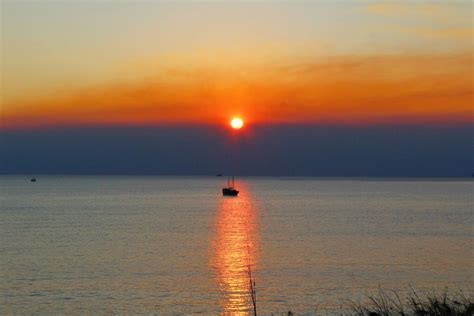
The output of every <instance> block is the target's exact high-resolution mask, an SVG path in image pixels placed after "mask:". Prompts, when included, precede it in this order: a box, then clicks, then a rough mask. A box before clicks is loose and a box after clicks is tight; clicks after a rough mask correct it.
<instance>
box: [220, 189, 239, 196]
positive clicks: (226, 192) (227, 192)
mask: <svg viewBox="0 0 474 316" xmlns="http://www.w3.org/2000/svg"><path fill="white" fill-rule="evenodd" d="M238 194H239V191H237V190H236V189H234V188H223V189H222V195H224V196H237V195H238Z"/></svg>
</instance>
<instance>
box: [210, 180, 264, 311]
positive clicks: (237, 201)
mask: <svg viewBox="0 0 474 316" xmlns="http://www.w3.org/2000/svg"><path fill="white" fill-rule="evenodd" d="M236 188H237V189H238V190H239V191H240V193H239V196H238V197H222V201H221V203H220V206H219V210H218V214H217V220H216V223H215V225H216V236H215V239H214V260H213V262H212V265H213V267H214V269H215V272H216V274H215V275H216V283H217V285H218V286H219V290H220V292H221V293H222V299H221V300H220V305H221V306H222V309H223V313H224V314H227V315H230V314H232V315H247V314H248V313H249V312H250V311H252V309H253V305H252V299H251V290H250V278H249V267H250V268H251V271H252V273H253V277H255V273H254V272H255V270H256V264H257V249H256V247H257V238H258V234H257V209H256V208H255V205H254V203H253V201H252V199H251V196H250V194H249V190H248V187H247V185H246V184H245V183H244V182H242V181H238V182H237V183H236Z"/></svg>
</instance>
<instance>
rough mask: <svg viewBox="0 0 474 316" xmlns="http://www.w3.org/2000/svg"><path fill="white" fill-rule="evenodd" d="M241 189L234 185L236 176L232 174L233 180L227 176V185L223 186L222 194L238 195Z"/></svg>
mask: <svg viewBox="0 0 474 316" xmlns="http://www.w3.org/2000/svg"><path fill="white" fill-rule="evenodd" d="M238 194H239V191H238V190H236V189H235V187H234V176H232V182H231V181H230V179H229V178H227V187H226V188H222V195H224V196H237V195H238Z"/></svg>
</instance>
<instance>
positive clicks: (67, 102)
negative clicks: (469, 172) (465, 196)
mask: <svg viewBox="0 0 474 316" xmlns="http://www.w3.org/2000/svg"><path fill="white" fill-rule="evenodd" d="M472 65H473V57H472V54H470V53H466V54H456V55H391V56H389V55H385V56H381V55H379V56H352V57H346V58H342V57H332V58H326V59H317V60H315V59H311V60H308V59H306V60H298V61H292V62H288V61H280V62H275V63H273V64H272V65H265V66H263V65H262V66H259V67H255V66H254V67H246V66H245V65H242V67H240V68H239V71H235V68H232V69H230V68H226V67H212V66H210V65H208V66H206V67H203V68H191V67H186V66H183V65H182V64H181V65H179V63H177V65H176V66H170V65H168V66H166V67H163V68H161V69H160V71H158V72H157V73H156V74H154V75H153V76H148V77H146V79H143V80H134V81H129V82H120V83H115V84H106V85H105V84H104V85H103V86H94V87H91V88H88V89H78V90H69V91H63V92H61V93H58V94H55V95H48V96H44V95H43V96H30V97H28V98H27V99H23V100H15V101H12V100H9V101H8V103H5V104H4V105H3V106H2V107H3V111H2V121H1V126H2V127H3V128H25V127H26V128H28V127H40V126H57V125H61V126H63V125H141V124H147V125H148V124H181V123H192V124H227V122H228V120H229V119H230V118H231V117H233V116H234V115H239V116H241V117H243V118H244V119H245V120H246V122H250V123H262V124H265V123H278V122H284V123H303V122H304V123H314V124H373V123H387V122H388V123H405V122H416V123H429V122H448V123H450V122H451V123H452V122H472V121H473V116H472V114H473V113H472V101H473V79H472V78H473V77H472V76H473V72H472V70H473V69H472Z"/></svg>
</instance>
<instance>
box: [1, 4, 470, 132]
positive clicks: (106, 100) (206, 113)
mask: <svg viewBox="0 0 474 316" xmlns="http://www.w3.org/2000/svg"><path fill="white" fill-rule="evenodd" d="M472 22H473V9H472V2H471V1H469V0H467V1H440V2H427V1H393V2H387V1H383V2H374V1H300V2H270V1H260V2H230V1H212V2H206V3H204V2H195V1H174V2H158V1H120V2H112V1H61V2H46V1H2V2H1V35H2V37H1V58H2V59H1V84H2V89H1V97H2V98H1V108H2V112H1V115H2V120H1V126H2V127H4V128H9V127H37V126H50V125H62V126H63V125H66V126H69V125H74V126H75V125H99V126H102V125H141V124H176V123H178V124H183V123H192V124H221V123H222V124H227V123H228V121H229V119H230V118H231V117H232V116H241V117H243V118H244V119H245V121H246V122H257V123H262V124H266V123H280V122H284V123H305V124H306V123H311V124H313V123H314V124H321V123H324V124H326V123H328V124H343V125H344V124H356V125H357V124H372V123H377V124H379V123H406V122H408V123H427V122H428V123H432V122H437V123H438V122H439V123H457V122H472V121H473V116H472V114H473V113H472V101H473V51H474V49H473V26H472Z"/></svg>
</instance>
